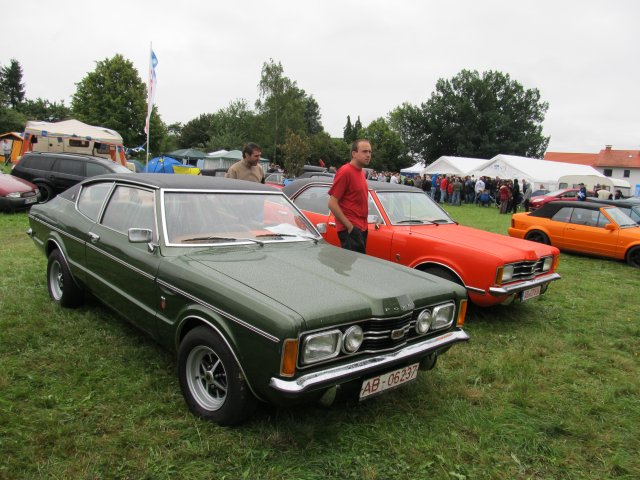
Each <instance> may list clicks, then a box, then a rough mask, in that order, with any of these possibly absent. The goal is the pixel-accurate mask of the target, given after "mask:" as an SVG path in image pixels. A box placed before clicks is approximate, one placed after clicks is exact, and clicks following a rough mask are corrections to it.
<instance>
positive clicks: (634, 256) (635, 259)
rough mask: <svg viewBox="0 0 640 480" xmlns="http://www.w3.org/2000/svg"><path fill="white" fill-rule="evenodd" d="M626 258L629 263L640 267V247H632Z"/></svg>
mask: <svg viewBox="0 0 640 480" xmlns="http://www.w3.org/2000/svg"><path fill="white" fill-rule="evenodd" d="M626 258H627V263H628V264H629V265H631V266H632V267H636V268H640V247H631V248H630V249H629V251H628V252H627V255H626Z"/></svg>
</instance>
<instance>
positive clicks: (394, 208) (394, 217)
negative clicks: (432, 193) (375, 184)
mask: <svg viewBox="0 0 640 480" xmlns="http://www.w3.org/2000/svg"><path fill="white" fill-rule="evenodd" d="M377 194H378V199H379V200H380V203H381V204H382V208H384V210H385V212H386V213H387V216H388V217H389V219H390V220H391V223H392V224H395V225H421V224H430V223H438V224H442V223H453V220H451V218H450V217H449V215H447V213H446V212H445V211H444V210H442V208H440V206H439V205H438V204H437V203H435V202H434V201H433V200H431V198H429V197H428V196H427V195H426V194H424V193H421V192H400V191H393V190H390V191H386V192H384V191H378V192H377Z"/></svg>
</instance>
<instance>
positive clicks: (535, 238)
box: [524, 230, 551, 245]
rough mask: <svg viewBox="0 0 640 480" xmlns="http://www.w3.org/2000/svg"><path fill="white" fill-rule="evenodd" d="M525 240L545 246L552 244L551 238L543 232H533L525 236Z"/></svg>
mask: <svg viewBox="0 0 640 480" xmlns="http://www.w3.org/2000/svg"><path fill="white" fill-rule="evenodd" d="M524 239H525V240H531V241H532V242H537V243H544V244H545V245H549V244H550V243H551V242H549V237H547V234H546V233H544V232H541V231H540V230H531V231H530V232H528V233H527V234H526V235H525V237H524Z"/></svg>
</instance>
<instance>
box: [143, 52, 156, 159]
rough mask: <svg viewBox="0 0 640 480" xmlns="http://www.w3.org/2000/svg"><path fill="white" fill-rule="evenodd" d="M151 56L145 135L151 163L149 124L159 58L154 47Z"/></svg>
mask: <svg viewBox="0 0 640 480" xmlns="http://www.w3.org/2000/svg"><path fill="white" fill-rule="evenodd" d="M150 50H151V56H150V58H149V84H148V86H147V87H148V88H147V90H148V103H147V120H146V122H145V124H144V133H146V134H147V161H149V122H150V121H151V111H152V110H153V98H154V97H155V94H156V82H157V78H156V65H158V57H156V54H155V53H153V47H151V48H150Z"/></svg>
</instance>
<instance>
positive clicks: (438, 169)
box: [423, 155, 489, 176]
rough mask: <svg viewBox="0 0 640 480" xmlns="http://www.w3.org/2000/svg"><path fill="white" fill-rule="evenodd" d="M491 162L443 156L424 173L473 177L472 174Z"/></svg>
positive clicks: (480, 159)
mask: <svg viewBox="0 0 640 480" xmlns="http://www.w3.org/2000/svg"><path fill="white" fill-rule="evenodd" d="M488 161H489V160H485V159H482V158H469V157H447V156H444V155H443V156H442V157H440V158H439V159H437V160H436V161H435V162H433V163H432V164H431V165H429V166H428V167H427V168H426V169H425V170H424V172H423V173H426V174H430V175H432V174H434V173H444V174H447V175H465V176H466V175H471V172H473V171H475V170H477V169H479V168H481V167H482V165H484V164H485V163H487V162H488Z"/></svg>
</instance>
